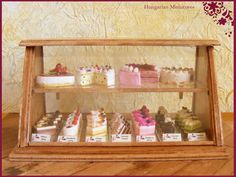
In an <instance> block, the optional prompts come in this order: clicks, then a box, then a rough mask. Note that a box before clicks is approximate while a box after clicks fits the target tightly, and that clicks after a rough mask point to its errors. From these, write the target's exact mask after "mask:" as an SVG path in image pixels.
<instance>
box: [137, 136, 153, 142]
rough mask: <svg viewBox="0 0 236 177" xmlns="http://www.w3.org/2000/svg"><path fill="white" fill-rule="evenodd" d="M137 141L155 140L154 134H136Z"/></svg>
mask: <svg viewBox="0 0 236 177" xmlns="http://www.w3.org/2000/svg"><path fill="white" fill-rule="evenodd" d="M136 141H137V142H155V141H156V136H155V135H138V136H136Z"/></svg>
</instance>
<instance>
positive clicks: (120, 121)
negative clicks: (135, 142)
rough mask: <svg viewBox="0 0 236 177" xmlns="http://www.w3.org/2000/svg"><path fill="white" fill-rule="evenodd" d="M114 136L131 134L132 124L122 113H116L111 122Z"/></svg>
mask: <svg viewBox="0 0 236 177" xmlns="http://www.w3.org/2000/svg"><path fill="white" fill-rule="evenodd" d="M110 126H111V132H112V134H117V135H118V134H131V127H130V123H129V121H128V120H127V119H125V117H124V116H123V115H122V114H120V113H115V114H114V116H113V119H112V121H111V125H110Z"/></svg>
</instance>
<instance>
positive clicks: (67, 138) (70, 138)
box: [57, 136, 78, 142]
mask: <svg viewBox="0 0 236 177" xmlns="http://www.w3.org/2000/svg"><path fill="white" fill-rule="evenodd" d="M57 141H58V142H77V141H78V137H76V136H58V139H57Z"/></svg>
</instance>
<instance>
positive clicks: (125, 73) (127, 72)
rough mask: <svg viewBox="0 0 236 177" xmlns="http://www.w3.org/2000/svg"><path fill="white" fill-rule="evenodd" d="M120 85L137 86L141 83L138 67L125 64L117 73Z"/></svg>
mask: <svg viewBox="0 0 236 177" xmlns="http://www.w3.org/2000/svg"><path fill="white" fill-rule="evenodd" d="M119 80H120V85H128V86H139V85H141V76H140V71H139V69H138V68H133V66H129V65H127V64H126V65H125V66H124V67H123V68H122V69H121V70H120V73H119Z"/></svg>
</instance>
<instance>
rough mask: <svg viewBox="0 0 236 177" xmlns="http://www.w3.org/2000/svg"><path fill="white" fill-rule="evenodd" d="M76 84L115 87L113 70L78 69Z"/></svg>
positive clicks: (96, 68)
mask: <svg viewBox="0 0 236 177" xmlns="http://www.w3.org/2000/svg"><path fill="white" fill-rule="evenodd" d="M77 81H78V84H79V85H82V86H86V85H93V84H97V85H106V86H112V85H115V70H114V69H112V68H111V66H108V65H106V66H98V65H96V66H91V67H80V68H79V71H78V78H77Z"/></svg>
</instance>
